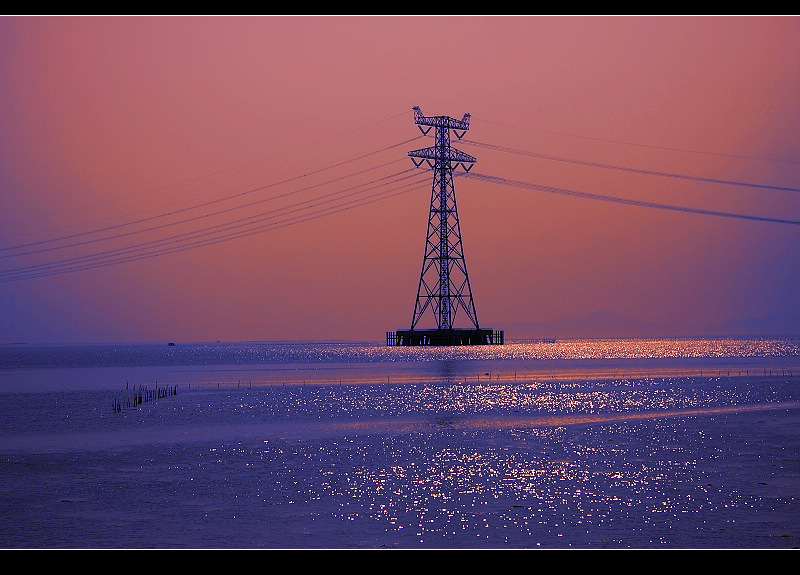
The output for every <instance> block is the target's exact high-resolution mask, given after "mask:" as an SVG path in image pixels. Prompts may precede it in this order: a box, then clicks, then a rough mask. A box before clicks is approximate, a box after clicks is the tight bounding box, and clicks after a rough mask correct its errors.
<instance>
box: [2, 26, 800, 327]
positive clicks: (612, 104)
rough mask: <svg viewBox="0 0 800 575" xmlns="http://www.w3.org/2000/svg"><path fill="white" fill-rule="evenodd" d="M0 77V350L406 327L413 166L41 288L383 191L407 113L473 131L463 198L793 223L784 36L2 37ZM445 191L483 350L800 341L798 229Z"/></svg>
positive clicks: (205, 32) (420, 196)
mask: <svg viewBox="0 0 800 575" xmlns="http://www.w3.org/2000/svg"><path fill="white" fill-rule="evenodd" d="M0 74H1V75H2V78H3V82H2V83H1V84H0V104H2V105H0V130H2V134H3V140H2V142H3V153H2V154H0V158H2V160H0V250H2V251H0V316H1V319H0V342H61V341H214V340H227V341H237V340H285V339H338V340H382V339H383V337H384V333H385V332H386V331H389V330H396V329H406V328H407V327H408V324H409V323H410V320H411V314H412V311H413V305H414V296H415V295H416V289H417V282H418V280H419V272H420V266H421V263H422V256H423V247H424V240H425V229H426V224H427V216H428V213H427V210H428V205H429V197H430V187H431V184H430V179H429V176H430V174H429V173H424V172H422V171H421V170H417V173H416V178H415V180H414V181H415V182H416V185H415V186H414V187H412V188H410V189H408V190H406V191H405V193H401V194H399V195H393V194H394V193H395V192H398V191H402V190H401V185H402V184H401V183H399V180H397V179H390V180H389V181H390V182H393V183H392V184H391V185H388V186H386V188H376V191H377V190H382V191H383V192H384V197H383V199H381V201H376V202H373V203H370V204H367V205H361V206H358V207H352V208H351V209H347V210H344V211H335V210H333V209H330V207H329V208H326V209H328V210H329V211H325V212H322V217H317V218H315V219H309V220H307V221H298V222H296V223H293V224H292V225H282V226H278V227H273V228H270V229H266V230H263V231H259V230H258V229H257V228H255V227H254V226H253V225H252V224H248V226H247V227H243V228H242V229H243V230H245V231H246V232H247V233H246V234H245V236H244V237H241V238H238V239H231V238H222V237H220V238H216V241H215V243H213V244H212V245H204V246H201V247H196V248H194V249H181V250H180V251H177V252H175V253H169V254H164V253H161V252H160V251H157V252H156V253H155V254H154V255H153V257H147V258H145V259H141V260H138V261H132V262H118V263H115V264H114V265H109V266H104V267H97V268H94V269H82V270H77V271H71V272H70V273H54V272H55V271H56V270H60V269H62V268H60V267H45V268H34V267H31V266H37V265H40V264H49V265H51V266H60V265H63V264H64V263H65V262H67V261H71V260H69V258H73V257H83V256H86V255H87V254H93V253H107V254H110V253H112V252H110V250H113V249H116V248H121V249H132V250H133V252H134V253H140V254H141V253H143V249H142V248H141V247H139V248H137V246H141V245H142V242H145V241H150V242H154V243H152V244H148V245H152V246H160V248H159V249H161V248H163V246H165V245H166V241H167V240H166V238H168V237H171V236H173V235H175V234H177V233H182V232H187V231H188V232H197V231H199V230H206V229H209V226H212V225H214V224H216V223H220V222H231V221H240V222H247V221H249V220H248V216H249V217H250V218H252V217H253V215H254V214H268V215H277V213H276V212H274V210H276V209H278V208H279V207H282V206H283V207H286V208H287V209H288V208H289V207H293V208H294V209H296V210H301V209H302V210H306V209H307V206H309V205H310V204H311V203H314V202H318V201H320V200H323V199H326V198H329V197H332V196H331V194H335V193H341V192H344V191H350V192H353V193H355V191H356V190H358V189H360V188H359V184H366V183H367V182H371V183H372V185H377V184H378V182H379V181H381V180H380V179H381V178H384V177H388V176H390V175H391V174H395V173H397V172H401V171H404V170H408V169H409V168H413V164H412V163H411V161H410V160H409V159H408V158H407V157H406V154H407V152H408V151H410V150H413V149H417V148H422V147H426V146H428V145H431V141H430V139H425V138H422V137H421V135H420V133H419V131H418V130H417V127H416V126H415V125H414V121H413V114H412V110H411V108H412V107H413V106H420V107H421V108H422V111H423V112H424V113H425V114H428V115H449V116H454V117H458V118H460V117H461V116H462V115H463V114H464V113H465V112H469V113H470V114H471V115H472V123H471V128H470V130H469V132H468V133H467V135H466V136H465V138H464V140H463V141H461V142H458V143H454V145H455V146H456V147H457V148H459V149H460V150H462V151H464V152H466V153H469V154H471V155H473V156H475V157H477V159H478V162H477V163H476V164H475V167H474V168H473V171H474V172H476V173H479V174H485V175H491V176H496V177H501V178H506V179H508V180H514V181H520V182H525V183H527V184H534V185H536V186H552V187H554V188H559V189H564V190H573V191H578V192H581V193H586V194H600V195H605V196H614V197H620V198H634V199H638V200H642V201H646V202H657V203H662V204H669V205H676V206H690V207H693V208H701V209H706V210H710V211H715V212H725V213H738V214H749V215H757V216H765V217H771V218H777V219H785V220H793V221H795V222H796V221H798V220H800V192H798V191H797V189H798V188H800V165H799V163H800V144H799V142H800V139H798V134H800V18H797V17H763V18H755V17H719V18H718V17H688V18H687V17H676V18H668V17H652V18H645V17H627V18H616V17H609V18H602V17H459V18H443V17H413V18H412V17H386V18H377V17H352V18H345V17H330V18H323V17H308V18H301V17H258V18H247V17H241V18H202V17H193V18H181V17H173V18H159V17H150V18H135V17H122V18H105V17H93V18H83V17H77V18H63V17H61V18H59V17H54V18H33V17H20V18H17V17H4V18H0ZM418 136H419V138H417V137H418ZM413 138H417V139H416V140H415V141H412V142H406V141H407V140H411V139H413ZM487 144H488V145H491V146H494V147H495V149H492V148H490V147H488V146H487ZM497 147H499V148H501V149H497ZM502 150H505V151H502ZM373 152H378V153H375V154H372V153H373ZM542 156H549V157H550V159H547V158H544V157H542ZM357 158H358V159H357ZM346 160H347V161H348V162H347V163H343V162H345V161H346ZM574 162H584V163H594V164H596V165H595V166H587V165H580V164H578V163H574ZM339 164H341V165H340V166H339V167H335V166H337V165H339ZM597 164H603V165H606V166H618V167H625V168H630V169H631V170H638V171H623V170H613V169H605V168H601V167H598V166H597ZM368 170H369V171H368ZM644 171H647V172H649V173H643V172H644ZM656 172H658V173H664V174H671V175H674V176H681V177H663V176H659V175H656V174H655V173H656ZM413 173H414V172H412V174H413ZM684 176H691V177H693V178H706V179H713V180H725V181H729V182H738V183H740V184H744V183H752V184H758V185H761V186H767V185H768V186H775V187H782V188H787V189H770V188H765V187H758V186H743V185H732V184H724V183H721V182H710V181H701V180H698V179H695V180H692V179H689V178H687V177H684ZM279 182H285V183H279ZM456 194H457V197H458V202H459V205H458V207H459V214H460V217H461V226H462V237H463V242H464V249H465V256H466V261H467V265H468V269H469V273H470V280H471V283H472V290H473V295H474V297H475V304H476V307H477V312H478V317H479V319H480V322H481V325H482V327H491V328H495V329H504V330H505V331H506V335H507V337H570V336H575V335H591V336H615V335H627V334H629V332H625V333H623V331H625V330H622V328H620V327H618V325H617V324H616V323H615V322H613V321H611V320H607V321H606V323H604V322H603V321H595V322H594V323H592V324H591V325H590V326H589V327H585V328H584V329H583V330H582V331H578V330H577V328H575V327H574V325H575V323H574V318H576V317H582V316H587V315H590V314H596V313H601V312H602V313H606V312H610V313H612V314H619V315H623V316H626V317H628V318H631V319H632V320H635V321H636V322H641V323H642V324H643V325H647V326H651V328H648V329H653V330H655V331H656V332H658V333H662V334H663V335H698V334H720V333H734V332H736V333H741V332H742V330H745V331H746V328H744V327H736V326H741V325H742V322H747V321H751V320H753V319H757V318H765V317H773V318H777V319H773V320H771V321H761V322H760V323H757V324H751V325H755V326H756V327H755V328H753V329H756V330H760V331H779V332H785V331H786V330H787V329H794V328H795V327H796V328H797V329H794V331H795V332H800V325H799V324H798V318H800V304H799V303H798V301H800V298H798V297H797V289H798V288H797V286H798V285H800V241H798V240H800V226H798V225H792V224H785V223H779V222H778V223H776V222H765V221H757V220H746V219H735V218H727V217H717V216H710V215H699V214H694V213H681V212H674V211H667V210H658V209H652V208H645V207H635V206H631V205H621V204H617V203H610V202H604V201H597V200H592V199H585V198H577V197H569V196H563V195H556V194H551V193H547V192H544V191H537V190H534V189H526V188H520V187H514V186H508V185H498V184H495V183H490V182H487V181H485V180H481V179H477V178H457V179H456ZM228 197H230V198H232V199H231V200H226V201H224V202H223V201H222V199H223V198H228ZM354 197H355V196H354ZM245 203H250V204H251V205H250V207H247V208H242V209H237V210H236V211H228V212H225V213H224V214H219V215H213V212H217V211H220V208H232V207H234V206H237V207H241V206H242V204H245ZM201 205H202V207H201ZM323 206H330V204H323ZM190 208H191V209H190ZM297 213H299V214H304V215H309V212H307V211H300V212H297ZM188 218H192V219H191V221H187V222H186V223H184V224H181V225H180V226H179V225H178V223H177V221H178V220H180V219H188ZM135 221H140V222H141V223H140V224H136V225H134V224H133V223H132V222H135ZM144 228H151V229H150V231H145V230H144ZM101 231H102V233H101ZM134 231H136V233H133V232H134ZM256 231H258V232H259V233H255V232H256ZM104 236H116V237H115V238H113V239H109V240H107V241H99V239H100V238H101V237H104ZM68 238H72V239H68ZM55 240H58V241H55ZM223 240H224V241H223ZM67 243H72V244H76V245H74V246H72V247H68V248H67V247H65V244H67ZM23 246H24V247H23ZM56 247H58V248H62V249H54V248H56ZM186 247H188V246H186ZM92 261H96V260H92ZM112 261H113V260H112ZM39 269H41V270H42V271H44V272H46V273H43V274H41V275H38V276H37V277H30V275H31V274H30V272H31V271H33V270H39Z"/></svg>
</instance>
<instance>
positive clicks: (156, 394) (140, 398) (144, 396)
mask: <svg viewBox="0 0 800 575" xmlns="http://www.w3.org/2000/svg"><path fill="white" fill-rule="evenodd" d="M125 390H126V391H127V390H128V384H127V382H126V383H125ZM177 393H178V386H177V385H175V386H172V387H163V386H162V387H158V383H157V382H156V387H155V389H150V388H148V387H145V386H141V385H140V386H138V388H137V386H135V385H134V386H133V395H132V396H129V397H127V398H126V399H125V400H124V401H123V400H120V399H118V398H114V405H113V409H114V412H116V413H119V412H121V411H122V410H123V408H126V409H130V408H133V407H136V406H138V405H141V404H142V403H146V402H149V401H155V400H156V399H161V398H162V397H171V396H173V395H177Z"/></svg>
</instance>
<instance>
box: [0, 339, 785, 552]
mask: <svg viewBox="0 0 800 575" xmlns="http://www.w3.org/2000/svg"><path fill="white" fill-rule="evenodd" d="M680 341H682V340H680ZM559 346H560V347H559ZM165 347H166V346H127V347H124V346H123V347H113V348H112V347H108V346H103V347H96V346H89V347H88V348H86V349H83V348H82V349H64V350H55V349H53V348H52V347H51V348H37V349H24V350H20V349H18V348H15V349H14V350H13V353H11V355H2V356H1V357H3V358H4V359H3V366H4V369H0V400H2V406H3V407H2V413H3V417H2V418H0V501H2V503H3V509H4V512H3V515H2V519H0V545H2V546H4V547H36V548H42V547H291V548H297V547H337V548H338V547H360V548H378V547H402V548H430V547H448V548H455V547H470V548H478V547H489V548H503V547H512V548H530V547H542V548H568V547H576V548H607V547H612V548H613V547H639V548H660V547H664V548H676V547H678V548H686V547H724V548H729V547H767V548H789V547H796V546H797V542H798V541H800V511H798V498H799V497H800V457H798V455H800V437H799V436H798V433H797V429H798V423H800V392H799V391H798V384H797V382H798V379H797V377H798V375H797V369H798V351H797V340H757V339H752V340H719V341H711V340H708V341H705V340H703V341H696V340H687V341H684V342H683V343H680V342H679V340H658V341H655V340H654V341H649V340H648V341H632V340H628V341H617V340H615V341H608V342H598V343H597V346H596V347H595V348H592V347H591V346H588V344H587V343H586V342H579V341H575V342H563V343H559V344H555V345H554V344H538V343H537V344H512V345H510V346H504V347H503V348H502V349H501V348H493V349H492V350H488V351H487V350H486V349H478V348H469V349H460V350H434V349H426V350H402V349H400V350H398V349H387V348H385V347H381V346H369V345H356V346H353V345H349V344H348V345H344V344H341V345H339V344H319V345H318V344H298V345H295V346H293V345H290V344H280V345H275V346H270V345H267V344H241V345H238V344H237V345H234V344H208V345H205V344H202V345H196V346H182V345H178V346H175V348H174V349H166V350H165V349H164V348H165ZM184 347H185V349H182V350H180V351H175V349H177V348H184ZM554 350H555V351H554ZM643 350H644V351H643ZM700 350H704V351H702V352H701V351H700ZM547 353H555V354H556V357H555V358H554V359H546V358H545V355H546V354H547ZM521 354H522V355H525V357H521ZM642 354H643V355H642ZM659 354H660V355H659ZM112 358H113V360H112ZM267 358H269V359H267ZM234 359H235V361H234ZM540 362H546V364H542V363H540ZM95 364H99V366H94V365H95ZM622 372H625V373H624V374H623V373H622ZM701 373H702V375H701ZM729 373H730V375H729ZM387 374H388V375H387ZM532 374H537V376H536V377H534V376H533V375H532ZM156 381H157V382H158V384H156ZM142 385H145V386H148V387H149V388H151V389H152V388H155V386H156V385H161V386H166V385H173V386H177V393H176V394H175V395H170V396H167V397H161V398H159V399H158V400H157V401H151V402H147V403H142V404H140V405H137V406H136V407H135V408H125V409H123V410H121V411H120V412H114V411H112V410H111V405H112V400H113V399H121V398H124V397H125V395H126V394H129V393H131V392H132V389H131V388H133V387H134V386H142Z"/></svg>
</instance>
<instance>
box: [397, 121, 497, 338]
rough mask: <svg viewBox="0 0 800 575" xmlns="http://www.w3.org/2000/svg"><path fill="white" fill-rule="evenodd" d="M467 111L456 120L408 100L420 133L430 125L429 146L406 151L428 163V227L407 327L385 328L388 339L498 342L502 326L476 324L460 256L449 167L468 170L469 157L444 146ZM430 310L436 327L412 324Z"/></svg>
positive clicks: (465, 125) (460, 129)
mask: <svg viewBox="0 0 800 575" xmlns="http://www.w3.org/2000/svg"><path fill="white" fill-rule="evenodd" d="M469 118H470V115H469V114H464V117H463V118H462V119H461V120H457V119H455V118H451V117H449V116H425V115H423V114H422V111H421V110H420V109H419V107H418V106H414V122H415V123H416V124H417V126H418V127H419V129H420V131H421V132H422V133H423V134H428V133H429V132H430V131H431V129H434V128H435V130H436V131H435V134H434V135H435V143H434V145H433V146H432V147H429V148H422V149H421V150H414V151H411V152H408V155H409V157H410V158H411V160H412V161H413V162H414V164H415V165H416V166H418V167H419V166H421V165H422V164H423V163H426V164H427V165H428V167H430V168H432V169H433V185H432V187H431V203H430V214H429V216H428V232H427V236H426V239H425V255H424V258H423V261H422V272H421V273H420V278H419V286H418V288H417V298H416V301H415V303H414V314H413V316H412V319H411V329H409V330H399V331H397V332H388V333H387V344H389V345H478V344H495V343H496V344H501V343H503V332H502V331H501V332H494V331H493V330H491V329H481V327H480V324H479V323H478V314H477V312H476V311H475V302H474V301H473V299H472V289H471V287H470V283H469V274H468V273H467V264H466V261H465V260H464V248H463V244H462V242H461V226H460V224H459V220H458V209H457V206H456V192H455V186H454V185H453V171H454V170H456V169H459V168H461V169H463V170H465V171H469V170H470V169H471V168H472V165H473V164H474V163H475V161H476V160H475V158H474V157H472V156H470V155H469V154H465V153H464V152H462V151H460V150H457V149H455V148H453V147H451V146H450V132H451V131H452V132H453V134H455V136H456V137H457V138H458V139H459V140H460V139H461V138H462V137H463V136H464V134H465V133H466V132H467V130H469ZM428 310H430V311H431V312H432V313H433V315H434V316H435V318H436V325H437V327H436V329H434V330H417V329H416V327H417V324H418V322H419V321H420V319H421V318H422V317H423V315H424V314H425V313H426V312H427V311H428ZM460 310H461V311H463V312H464V314H465V315H466V317H467V319H469V321H470V322H471V324H472V327H471V328H466V329H465V328H456V327H455V319H456V315H457V313H458V312H459V311H460Z"/></svg>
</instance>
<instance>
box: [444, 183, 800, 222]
mask: <svg viewBox="0 0 800 575" xmlns="http://www.w3.org/2000/svg"><path fill="white" fill-rule="evenodd" d="M459 177H467V178H475V179H478V180H483V181H487V182H492V183H494V184H499V185H503V186H513V187H517V188H525V189H528V190H537V191H540V192H547V193H550V194H560V195H565V196H573V197H577V198H584V199H588V200H599V201H604V202H614V203H618V204H627V205H631V206H639V207H643V208H655V209H660V210H671V211H677V212H686V213H693V214H701V215H705V216H718V217H724V218H736V219H742V220H756V221H762V222H770V223H776V224H789V225H795V226H797V225H800V221H797V220H786V219H781V218H771V217H766V216H753V215H746V214H735V213H729V212H720V211H715V210H706V209H702V208H691V207H685V206H675V205H671V204H659V203H656V202H648V201H644V200H633V199H628V198H619V197H616V196H605V195H602V194H593V193H589V192H579V191H576V190H567V189H563V188H556V187H553V186H544V185H541V184H533V183H529V182H521V181H518V180H510V179H508V178H503V177H500V176H490V175H486V174H478V173H475V172H467V173H463V174H461V173H459Z"/></svg>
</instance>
